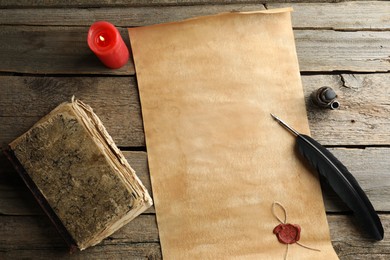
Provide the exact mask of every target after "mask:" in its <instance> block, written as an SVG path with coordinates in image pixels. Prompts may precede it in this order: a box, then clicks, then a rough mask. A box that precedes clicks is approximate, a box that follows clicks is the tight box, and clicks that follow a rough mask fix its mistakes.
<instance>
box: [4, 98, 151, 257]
mask: <svg viewBox="0 0 390 260" xmlns="http://www.w3.org/2000/svg"><path fill="white" fill-rule="evenodd" d="M6 153H7V155H8V157H9V158H10V159H11V161H12V162H13V164H14V166H15V167H16V169H17V170H18V172H19V173H20V175H21V177H22V179H23V180H24V182H25V183H26V184H27V186H28V187H29V188H30V190H31V191H32V193H33V194H34V196H35V197H36V199H37V200H38V202H39V204H40V205H41V206H42V208H43V210H44V211H45V213H46V214H47V215H48V216H49V218H50V219H51V221H52V222H53V223H54V225H55V226H56V228H57V229H58V230H59V232H60V234H61V235H62V236H63V237H64V239H65V240H66V241H67V243H68V244H69V245H70V246H71V248H73V249H75V248H78V249H80V250H83V249H85V248H87V247H89V246H93V245H95V244H97V243H99V242H100V241H102V240H103V239H104V238H106V237H107V236H109V235H111V234H112V233H113V232H115V231H116V230H118V229H119V228H121V227H122V226H124V225H125V224H127V223H128V222H129V221H130V220H132V219H133V218H135V217H136V216H137V215H139V214H141V213H142V212H143V211H145V210H146V209H147V208H149V207H150V206H151V205H152V199H151V197H150V196H149V194H148V192H147V190H146V189H145V187H144V186H143V185H142V183H141V181H140V180H139V179H138V177H137V176H136V174H135V171H134V170H133V169H132V168H131V166H130V165H129V163H128V162H127V161H126V159H125V158H124V156H123V154H122V153H121V151H120V150H119V149H118V148H117V147H116V145H115V143H114V141H113V140H112V138H111V136H110V135H109V134H108V133H107V131H106V129H105V128H104V126H103V124H102V123H101V121H100V120H99V118H98V117H97V116H96V114H95V113H94V112H93V110H92V108H91V107H89V106H88V105H86V104H84V103H83V102H81V101H79V100H72V102H68V103H63V104H61V105H59V106H58V107H57V108H55V109H54V110H53V111H52V112H50V113H49V114H48V115H46V116H45V117H44V118H42V119H41V120H40V121H39V122H37V123H36V124H35V125H34V126H33V127H32V128H31V129H30V130H28V131H27V132H26V133H25V134H23V135H22V136H20V137H19V138H17V139H16V140H14V141H13V142H12V143H10V144H9V149H8V150H7V152H6Z"/></svg>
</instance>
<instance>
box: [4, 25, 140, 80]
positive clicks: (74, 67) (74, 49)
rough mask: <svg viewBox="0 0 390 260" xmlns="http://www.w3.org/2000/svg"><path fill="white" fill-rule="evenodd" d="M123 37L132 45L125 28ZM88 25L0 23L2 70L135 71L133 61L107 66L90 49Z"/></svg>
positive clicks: (23, 71) (43, 72) (125, 72)
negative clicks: (13, 24)
mask: <svg viewBox="0 0 390 260" xmlns="http://www.w3.org/2000/svg"><path fill="white" fill-rule="evenodd" d="M120 31H121V34H122V38H123V39H124V41H125V43H126V45H127V46H128V48H129V46H130V43H129V37H128V35H127V30H126V29H121V30H120ZM87 34H88V28H87V27H81V28H79V27H46V26H45V27H30V26H17V27H15V26H0V37H1V38H2V39H7V40H2V41H0V57H1V60H2V63H1V65H0V71H1V72H21V73H35V74H47V73H56V74H60V73H62V74H116V75H130V74H134V65H133V63H132V62H129V63H127V64H126V65H125V66H123V67H122V68H120V69H116V70H113V69H109V68H106V67H105V66H104V65H102V63H101V62H100V61H99V59H98V58H97V57H96V56H95V55H94V54H93V53H92V51H90V50H89V48H88V44H87Z"/></svg>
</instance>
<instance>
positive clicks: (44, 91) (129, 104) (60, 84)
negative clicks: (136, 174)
mask: <svg viewBox="0 0 390 260" xmlns="http://www.w3.org/2000/svg"><path fill="white" fill-rule="evenodd" d="M0 86H1V87H0V89H1V93H2V94H1V95H0V133H1V135H0V144H4V143H9V142H11V141H12V140H13V139H15V138H16V137H17V136H19V135H21V134H22V133H24V132H25V131H27V130H28V129H29V128H30V127H31V126H32V125H33V124H34V123H36V122H37V121H38V120H39V119H40V118H41V117H43V116H44V115H46V114H47V113H49V112H50V111H51V110H52V109H54V108H55V107H56V106H57V105H59V104H60V103H62V102H65V101H70V100H71V97H72V96H73V95H75V97H76V98H79V99H81V100H83V101H85V103H87V104H89V105H90V106H91V107H92V108H93V109H94V110H95V112H96V113H97V114H98V115H99V117H100V119H101V120H102V122H103V124H104V125H105V127H106V128H107V131H108V132H109V133H110V134H111V135H112V137H113V139H114V141H115V142H116V144H117V145H119V146H144V145H145V142H144V132H143V125H142V118H141V109H140V106H139V96H138V89H137V87H136V85H135V79H134V78H133V77H105V78H101V77H90V78H81V77H54V78H53V77H13V76H0Z"/></svg>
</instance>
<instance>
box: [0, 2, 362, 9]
mask: <svg viewBox="0 0 390 260" xmlns="http://www.w3.org/2000/svg"><path fill="white" fill-rule="evenodd" d="M305 1H307V0H289V2H305ZM338 1H343V0H332V2H338ZM352 1H362V0H352ZM363 1H364V0H363ZM262 2H263V3H271V2H278V0H263V1H262ZM311 2H328V0H311ZM235 3H248V4H249V3H258V0H223V1H221V0H149V1H145V0H116V1H112V0H65V1H64V0H33V1H31V0H13V1H9V0H0V7H3V8H15V7H16V8H26V7H66V8H71V7H113V6H117V7H118V6H119V7H129V6H171V5H185V6H190V5H204V4H235Z"/></svg>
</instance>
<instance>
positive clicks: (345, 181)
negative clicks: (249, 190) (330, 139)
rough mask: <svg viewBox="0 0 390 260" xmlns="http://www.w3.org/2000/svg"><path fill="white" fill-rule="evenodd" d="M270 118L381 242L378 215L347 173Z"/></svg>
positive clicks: (307, 139) (314, 143)
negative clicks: (294, 142)
mask: <svg viewBox="0 0 390 260" xmlns="http://www.w3.org/2000/svg"><path fill="white" fill-rule="evenodd" d="M271 116H272V117H273V118H274V119H275V120H276V121H277V122H278V123H279V124H281V125H282V126H283V127H285V128H286V129H288V130H289V131H290V132H291V133H292V134H293V135H295V136H296V144H297V147H298V150H299V152H300V153H301V154H302V155H303V157H304V158H305V159H306V160H307V161H308V162H309V164H310V165H311V166H312V167H314V168H315V169H317V171H318V173H319V174H320V175H321V176H323V177H325V179H326V180H327V181H328V183H329V185H330V186H331V187H332V189H333V190H334V191H335V192H336V193H337V195H338V196H339V197H340V198H341V199H342V200H343V201H344V203H345V204H346V205H347V206H348V207H349V208H350V209H351V210H352V211H353V212H354V215H355V217H356V219H357V220H358V221H359V222H360V224H361V225H362V226H363V228H364V229H365V230H366V231H367V233H368V234H369V235H370V236H371V237H372V238H373V239H375V240H382V239H383V227H382V223H381V221H380V219H379V217H378V214H377V213H376V212H375V209H374V207H373V206H372V204H371V202H370V201H369V199H368V198H367V196H366V194H365V193H364V191H363V190H362V188H361V187H360V186H359V184H358V182H357V181H356V179H355V178H354V177H353V176H352V174H351V173H350V172H349V171H348V169H347V168H346V167H345V166H344V165H343V164H342V163H341V162H340V161H339V160H338V159H337V158H336V157H335V156H334V155H333V154H331V153H330V152H329V151H328V150H327V149H326V148H325V147H323V146H322V145H321V144H319V143H318V142H317V141H315V140H314V139H313V138H311V137H309V136H307V135H303V134H300V133H298V132H297V131H296V130H294V129H293V128H291V127H290V126H288V125H287V124H286V123H284V122H283V121H282V120H280V119H279V118H278V117H276V116H275V115H273V114H271Z"/></svg>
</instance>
